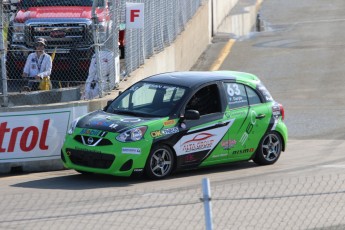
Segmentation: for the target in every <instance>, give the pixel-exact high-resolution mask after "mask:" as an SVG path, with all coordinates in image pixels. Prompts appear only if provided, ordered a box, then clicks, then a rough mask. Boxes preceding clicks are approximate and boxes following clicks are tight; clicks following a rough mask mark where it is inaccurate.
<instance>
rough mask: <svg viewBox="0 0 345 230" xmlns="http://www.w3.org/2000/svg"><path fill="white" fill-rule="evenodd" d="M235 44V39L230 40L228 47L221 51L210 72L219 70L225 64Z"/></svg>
mask: <svg viewBox="0 0 345 230" xmlns="http://www.w3.org/2000/svg"><path fill="white" fill-rule="evenodd" d="M234 43H235V39H230V40H229V41H228V42H227V43H226V45H225V46H224V47H223V49H222V50H221V52H220V54H219V57H218V58H217V60H215V61H214V62H213V64H212V66H211V68H210V71H216V70H219V68H220V66H221V65H222V64H223V62H224V60H225V58H226V57H227V56H228V55H229V53H230V50H231V48H232V46H233V45H234Z"/></svg>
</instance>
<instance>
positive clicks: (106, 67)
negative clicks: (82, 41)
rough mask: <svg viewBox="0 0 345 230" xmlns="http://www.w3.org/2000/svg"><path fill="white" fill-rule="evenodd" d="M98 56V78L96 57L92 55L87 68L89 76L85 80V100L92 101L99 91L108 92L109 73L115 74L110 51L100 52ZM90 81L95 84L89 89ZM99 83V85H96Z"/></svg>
mask: <svg viewBox="0 0 345 230" xmlns="http://www.w3.org/2000/svg"><path fill="white" fill-rule="evenodd" d="M99 54H100V64H101V71H100V75H101V76H100V77H101V79H98V77H97V60H96V56H95V55H93V56H92V59H91V62H90V67H89V75H88V77H87V79H86V85H85V99H93V98H96V97H98V96H99V93H100V92H99V90H103V91H104V90H110V89H109V81H110V79H109V77H110V74H111V72H115V66H114V65H113V64H112V63H113V60H114V56H113V53H112V52H110V51H104V50H101V51H100V52H99ZM92 81H94V82H95V84H96V85H95V86H94V87H91V83H92ZM98 83H100V85H99V84H98Z"/></svg>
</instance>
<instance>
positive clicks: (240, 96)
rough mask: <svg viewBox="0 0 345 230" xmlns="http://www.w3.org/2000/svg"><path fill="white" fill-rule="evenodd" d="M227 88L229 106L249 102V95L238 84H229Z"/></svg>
mask: <svg viewBox="0 0 345 230" xmlns="http://www.w3.org/2000/svg"><path fill="white" fill-rule="evenodd" d="M241 88H242V87H241ZM226 90H227V93H228V96H229V97H228V99H229V106H230V105H233V104H240V103H244V102H247V97H246V96H245V93H242V92H241V90H240V87H239V85H238V84H227V88H226Z"/></svg>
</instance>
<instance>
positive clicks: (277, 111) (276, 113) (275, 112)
mask: <svg viewBox="0 0 345 230" xmlns="http://www.w3.org/2000/svg"><path fill="white" fill-rule="evenodd" d="M272 114H273V116H274V117H275V118H277V117H279V116H281V113H280V107H279V105H273V106H272Z"/></svg>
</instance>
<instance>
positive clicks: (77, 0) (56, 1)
mask: <svg viewBox="0 0 345 230" xmlns="http://www.w3.org/2000/svg"><path fill="white" fill-rule="evenodd" d="M93 1H94V0H34V1H33V0H22V1H21V4H20V5H21V6H22V7H25V8H28V7H37V6H92V4H93ZM96 1H97V6H99V7H102V6H104V0H96Z"/></svg>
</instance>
